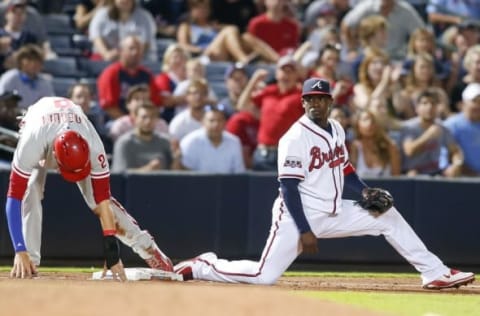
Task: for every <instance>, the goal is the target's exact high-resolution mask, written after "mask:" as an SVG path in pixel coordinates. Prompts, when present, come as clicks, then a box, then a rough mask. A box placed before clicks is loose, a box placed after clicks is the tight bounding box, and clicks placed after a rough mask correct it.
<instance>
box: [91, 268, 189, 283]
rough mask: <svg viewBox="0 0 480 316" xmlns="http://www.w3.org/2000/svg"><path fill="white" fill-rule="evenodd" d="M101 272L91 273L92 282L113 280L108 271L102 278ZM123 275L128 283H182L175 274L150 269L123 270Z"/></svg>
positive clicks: (181, 278)
mask: <svg viewBox="0 0 480 316" xmlns="http://www.w3.org/2000/svg"><path fill="white" fill-rule="evenodd" d="M102 273H103V271H97V272H93V274H92V280H113V275H112V272H111V271H110V270H108V271H107V273H106V275H105V277H103V278H102ZM125 274H126V276H127V280H129V281H147V280H170V281H183V276H182V275H181V274H177V273H175V272H167V271H163V270H157V269H150V268H125Z"/></svg>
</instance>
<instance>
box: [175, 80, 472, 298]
mask: <svg viewBox="0 0 480 316" xmlns="http://www.w3.org/2000/svg"><path fill="white" fill-rule="evenodd" d="M302 105H303V107H304V108H305V115H304V116H303V117H301V118H300V119H299V120H297V122H296V123H294V124H293V125H292V127H291V128H290V129H289V130H288V131H287V132H286V133H285V135H283V137H282V138H281V140H280V143H279V148H278V179H279V181H280V195H279V197H278V198H277V199H276V200H275V202H274V204H273V210H272V226H271V228H270V235H269V237H268V239H267V242H266V245H265V248H264V250H263V253H262V256H261V258H260V260H259V261H257V262H254V261H248V260H241V261H227V260H224V259H218V258H217V256H216V255H215V254H214V253H205V254H202V255H200V256H198V257H196V258H194V259H191V260H187V261H183V262H180V263H179V264H177V265H176V266H175V268H174V271H175V272H177V273H180V274H182V275H183V277H184V280H189V279H201V280H211V281H220V282H235V283H236V282H242V283H254V284H273V283H275V282H276V280H277V279H278V278H279V277H280V276H281V275H282V273H283V272H284V271H285V270H287V268H288V267H289V266H290V264H291V263H292V262H293V261H294V260H295V258H296V257H297V256H298V255H299V254H300V253H302V252H305V253H316V252H318V248H317V238H336V237H348V236H361V235H375V236H378V235H384V236H385V238H386V240H387V241H388V242H389V243H390V244H391V245H392V246H393V247H394V248H395V250H397V251H398V253H399V254H400V255H402V256H403V257H404V258H405V259H406V260H407V261H408V262H410V263H411V264H412V265H413V266H414V267H415V268H416V269H417V270H418V271H419V272H420V274H421V277H422V284H423V287H424V288H427V289H440V288H449V287H458V286H460V285H466V284H468V283H471V282H473V280H474V279H475V276H474V274H473V273H471V272H461V271H458V270H454V269H450V268H448V267H446V266H445V265H444V264H443V263H442V261H441V260H440V259H439V258H438V257H437V256H435V255H434V254H432V253H431V252H430V251H428V249H427V248H426V247H425V245H424V244H423V242H422V241H421V240H420V239H419V238H418V236H417V235H416V234H415V232H414V231H413V230H412V228H411V227H410V226H409V225H408V223H407V222H406V221H405V220H404V219H403V217H402V216H401V215H400V213H399V212H398V211H397V210H396V209H395V207H392V204H393V199H392V198H391V196H390V194H389V193H388V192H387V191H385V190H382V189H378V188H368V187H367V185H366V184H365V183H364V182H363V181H362V180H361V179H360V178H359V177H358V176H357V174H356V172H355V170H354V168H353V166H352V165H351V164H350V162H349V160H348V152H347V148H346V147H345V133H344V131H343V129H342V127H341V126H340V124H339V123H338V122H337V121H335V120H332V119H328V114H329V110H330V107H331V105H332V96H331V92H330V85H329V83H328V81H325V80H322V79H319V78H311V79H308V80H306V81H305V82H304V84H303V91H302ZM344 184H346V185H347V186H349V187H350V188H352V189H353V190H355V191H356V192H357V193H359V194H362V196H363V198H362V199H360V200H359V202H355V201H351V200H342V191H343V185H344ZM368 205H371V206H372V208H371V210H367V209H365V208H366V207H367V206H368ZM362 206H364V208H362Z"/></svg>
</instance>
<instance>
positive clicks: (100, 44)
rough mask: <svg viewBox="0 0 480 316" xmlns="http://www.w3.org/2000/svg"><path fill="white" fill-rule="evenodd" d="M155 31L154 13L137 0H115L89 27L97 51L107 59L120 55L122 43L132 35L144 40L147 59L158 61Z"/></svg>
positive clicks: (98, 13)
mask: <svg viewBox="0 0 480 316" xmlns="http://www.w3.org/2000/svg"><path fill="white" fill-rule="evenodd" d="M155 33H156V26H155V21H154V19H153V17H152V15H151V14H150V12H148V11H146V10H145V9H143V8H141V7H140V6H139V5H137V4H136V2H135V0H111V2H110V3H109V4H108V5H107V6H105V7H102V8H100V9H98V11H96V13H95V15H94V16H93V18H92V21H91V22H90V25H89V28H88V35H89V38H90V40H91V41H92V42H93V50H94V53H95V54H97V55H99V57H101V59H103V60H106V61H113V60H116V59H117V58H118V54H119V49H118V47H119V45H120V42H121V41H122V40H123V39H124V38H125V37H127V36H130V35H135V36H136V37H138V38H139V39H140V40H141V42H142V44H143V51H144V53H145V58H146V59H148V60H153V61H156V60H157V59H158V58H157V55H156V54H157V52H156V49H157V47H156V45H155Z"/></svg>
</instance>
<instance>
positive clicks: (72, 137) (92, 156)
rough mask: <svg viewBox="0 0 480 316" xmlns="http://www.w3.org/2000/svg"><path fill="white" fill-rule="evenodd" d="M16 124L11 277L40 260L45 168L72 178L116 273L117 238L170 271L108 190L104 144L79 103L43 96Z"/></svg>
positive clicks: (28, 271) (9, 210)
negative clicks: (99, 230) (95, 219)
mask: <svg viewBox="0 0 480 316" xmlns="http://www.w3.org/2000/svg"><path fill="white" fill-rule="evenodd" d="M20 124H21V130H20V139H19V142H18V145H17V148H16V151H15V153H14V157H13V162H12V171H11V174H10V183H9V189H8V194H7V195H8V196H7V203H6V214H7V220H8V228H9V230H10V237H11V239H12V243H13V247H14V249H15V259H14V264H13V268H12V271H11V276H12V277H17V278H18V277H21V278H25V277H31V276H32V274H35V273H36V267H37V266H38V265H39V264H40V245H41V227H42V226H41V225H42V205H41V200H42V199H43V190H44V186H45V179H46V171H47V169H49V168H58V170H59V171H60V173H61V175H62V177H63V178H64V179H65V180H67V181H69V182H76V183H77V185H78V187H79V188H80V191H81V193H82V195H83V198H84V199H85V202H86V203H87V204H88V206H89V207H90V208H91V209H92V210H93V212H94V213H95V214H96V215H97V216H98V217H99V219H100V223H101V226H102V229H103V236H104V237H103V244H104V253H105V267H106V268H108V269H110V270H111V271H112V273H113V275H114V276H115V277H118V278H119V279H121V280H126V276H125V271H124V268H123V265H122V261H121V259H120V255H119V245H118V241H117V238H118V239H120V240H121V241H122V242H123V243H124V244H126V245H128V246H130V247H131V248H132V249H133V250H134V251H135V252H136V253H137V254H138V255H139V256H140V257H142V258H143V259H144V260H145V261H146V262H147V264H148V265H149V266H150V267H151V268H155V269H161V270H165V271H172V263H171V261H170V259H169V258H168V257H167V256H166V255H165V254H164V253H163V252H162V251H161V250H160V249H159V248H158V246H157V244H156V243H155V241H154V240H153V238H152V236H151V235H150V234H149V233H148V232H147V231H144V230H141V229H140V228H139V227H138V225H137V223H136V222H135V220H134V219H133V218H132V217H131V216H130V215H129V214H128V213H127V211H126V210H125V209H124V208H123V206H122V205H121V204H120V203H119V202H118V201H116V200H115V199H114V198H113V197H112V196H111V195H110V172H109V167H108V161H107V156H106V153H105V149H104V147H103V144H102V142H101V140H100V137H99V136H98V134H97V132H96V131H95V129H94V127H93V125H92V124H91V123H90V121H89V120H88V118H87V117H86V116H85V115H84V113H83V111H82V109H81V108H80V107H79V106H77V105H75V104H74V103H73V102H72V101H70V100H69V99H65V98H58V97H46V98H42V99H40V100H39V101H38V102H37V103H35V104H34V105H32V106H30V107H29V108H28V111H27V113H26V115H25V117H24V118H23V120H22V122H21V123H20ZM22 224H23V234H22ZM24 237H25V239H24Z"/></svg>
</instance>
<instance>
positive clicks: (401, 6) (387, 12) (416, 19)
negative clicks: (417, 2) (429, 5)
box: [341, 0, 425, 60]
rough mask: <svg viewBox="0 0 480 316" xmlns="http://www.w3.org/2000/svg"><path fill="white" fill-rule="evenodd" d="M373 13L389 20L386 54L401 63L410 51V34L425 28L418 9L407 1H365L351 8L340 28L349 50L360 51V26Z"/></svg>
mask: <svg viewBox="0 0 480 316" xmlns="http://www.w3.org/2000/svg"><path fill="white" fill-rule="evenodd" d="M372 14H380V15H382V16H384V17H385V18H386V19H387V23H388V28H387V51H388V53H389V56H390V57H391V58H392V59H393V60H402V59H403V58H404V57H405V55H406V52H407V39H408V38H409V37H410V34H411V33H412V32H413V31H414V30H415V29H417V28H420V27H424V25H425V24H424V22H423V21H422V18H421V17H420V15H419V14H418V13H417V12H416V11H415V9H414V8H413V7H412V6H411V5H410V4H409V3H408V2H406V1H404V0H364V1H362V2H360V3H359V4H357V5H356V6H354V7H352V10H350V11H349V12H348V13H347V15H345V17H344V19H343V20H342V26H341V31H342V37H343V40H344V43H345V44H346V46H347V50H348V51H356V50H357V48H358V44H359V43H358V42H357V38H358V36H357V35H358V26H359V24H360V22H361V21H362V20H363V19H364V18H365V17H367V16H369V15H372ZM352 56H353V55H352Z"/></svg>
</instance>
